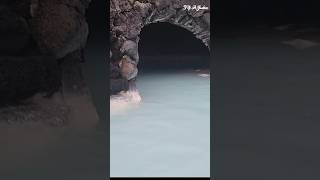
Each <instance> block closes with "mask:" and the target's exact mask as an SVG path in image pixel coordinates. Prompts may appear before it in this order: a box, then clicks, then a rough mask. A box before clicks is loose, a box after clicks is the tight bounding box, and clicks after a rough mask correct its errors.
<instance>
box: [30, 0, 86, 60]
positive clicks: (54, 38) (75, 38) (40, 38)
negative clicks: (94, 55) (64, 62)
mask: <svg viewBox="0 0 320 180" xmlns="http://www.w3.org/2000/svg"><path fill="white" fill-rule="evenodd" d="M85 2H87V1H85ZM77 3H78V4H77ZM86 6H87V5H86V4H83V3H81V1H66V2H64V3H61V2H60V3H59V1H58V0H56V1H51V0H50V1H49V0H44V1H39V7H38V8H37V9H36V12H35V17H33V18H32V20H31V25H32V29H33V37H34V39H35V40H36V42H37V44H38V46H39V48H40V50H41V51H42V53H43V54H48V55H53V56H54V57H56V58H62V57H64V56H65V55H67V54H69V53H71V52H73V51H75V50H77V49H82V48H83V47H84V46H85V43H86V41H87V36H88V33H89V30H88V24H87V22H86V20H85V16H84V11H83V9H85V8H86Z"/></svg>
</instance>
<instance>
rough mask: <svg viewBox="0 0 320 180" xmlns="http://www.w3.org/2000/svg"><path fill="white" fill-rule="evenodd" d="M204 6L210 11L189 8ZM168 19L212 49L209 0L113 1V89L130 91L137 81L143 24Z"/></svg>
mask: <svg viewBox="0 0 320 180" xmlns="http://www.w3.org/2000/svg"><path fill="white" fill-rule="evenodd" d="M184 5H201V6H206V7H208V9H207V10H204V9H203V10H199V11H196V10H186V9H185V8H184ZM158 22H168V23H171V24H174V25H177V26H180V27H182V28H185V29H187V30H189V31H190V32H192V33H193V34H194V35H195V37H196V38H198V39H200V40H201V41H202V42H203V43H204V44H205V45H206V46H207V47H208V49H209V50H210V1H209V0H202V1H200V0H198V1H191V0H184V1H182V0H112V1H111V3H110V36H111V37H110V40H111V49H110V67H111V92H116V90H119V91H120V90H126V89H128V87H129V85H128V84H129V82H131V81H134V80H135V78H136V76H137V73H138V69H137V64H138V63H139V54H138V43H139V35H140V32H141V30H142V28H143V27H145V26H147V25H149V24H152V23H158Z"/></svg>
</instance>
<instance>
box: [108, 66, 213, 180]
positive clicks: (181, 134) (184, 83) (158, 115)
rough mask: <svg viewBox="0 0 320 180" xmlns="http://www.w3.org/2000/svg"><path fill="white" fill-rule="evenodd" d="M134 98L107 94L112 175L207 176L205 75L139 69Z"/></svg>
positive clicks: (207, 83) (207, 88) (207, 94)
mask: <svg viewBox="0 0 320 180" xmlns="http://www.w3.org/2000/svg"><path fill="white" fill-rule="evenodd" d="M137 87H138V89H139V91H140V95H141V96H142V102H141V103H139V104H130V103H123V102H117V103H114V102H112V101H113V100H111V102H112V103H111V115H110V116H111V117H110V119H111V128H110V131H111V135H110V141H111V142H110V157H111V159H110V166H111V167H110V170H111V171H110V174H111V177H168V176H170V177H208V176H210V173H209V172H210V77H207V76H206V75H205V74H204V75H203V74H202V75H199V73H197V72H189V71H188V72H187V71H184V72H182V71H180V72H179V71H178V72H177V71H175V72H157V73H154V72H153V73H144V74H140V75H139V78H138V81H137Z"/></svg>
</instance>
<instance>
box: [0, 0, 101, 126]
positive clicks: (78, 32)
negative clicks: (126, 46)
mask: <svg viewBox="0 0 320 180" xmlns="http://www.w3.org/2000/svg"><path fill="white" fill-rule="evenodd" d="M90 1H91V0H4V1H1V2H0V39H1V40H0V121H7V122H9V121H10V122H12V121H14V120H17V121H23V120H26V119H28V120H34V121H48V119H51V120H52V121H56V122H58V123H59V124H61V122H62V121H67V120H68V119H70V115H71V114H74V113H75V112H76V111H79V108H78V109H77V107H76V106H75V105H74V103H72V102H70V101H73V100H74V99H78V100H79V99H82V100H81V101H80V100H79V101H78V102H79V103H84V104H86V106H87V105H88V106H90V107H91V110H90V112H78V113H92V114H91V117H92V119H95V118H97V115H96V112H95V110H94V109H95V108H94V106H93V103H92V101H91V97H90V93H89V90H88V88H87V86H86V83H85V82H84V78H83V75H82V70H81V62H83V61H84V58H83V49H84V46H85V44H86V41H87V36H88V33H89V29H88V24H87V22H86V19H85V12H86V9H87V8H88V6H89V3H90ZM42 106H47V108H45V109H46V111H48V110H49V109H50V108H49V109H48V107H54V108H53V109H52V111H53V112H54V113H44V112H45V111H44V109H43V108H44V107H42ZM22 107H24V108H22ZM31 107H32V108H31ZM40 107H42V108H40ZM59 108H61V109H63V110H61V111H59V110H57V109H59ZM21 109H24V110H23V111H21ZM31 109H32V110H31ZM54 109H55V110H54ZM66 112H67V113H66ZM17 113H20V114H19V115H17ZM41 114H43V115H41ZM45 114H47V115H45ZM48 114H50V117H48V116H49V115H48ZM27 117H28V118H27ZM88 117H90V116H88ZM52 123H53V124H55V122H52Z"/></svg>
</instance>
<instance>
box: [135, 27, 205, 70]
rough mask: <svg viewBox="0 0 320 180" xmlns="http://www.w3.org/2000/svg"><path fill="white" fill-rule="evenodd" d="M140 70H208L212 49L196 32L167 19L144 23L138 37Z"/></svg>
mask: <svg viewBox="0 0 320 180" xmlns="http://www.w3.org/2000/svg"><path fill="white" fill-rule="evenodd" d="M139 56H140V60H139V64H138V69H139V72H142V73H143V72H154V71H166V70H174V71H176V70H197V69H206V70H208V69H209V66H210V52H209V50H208V48H207V47H206V46H205V45H204V43H203V42H202V41H201V40H200V39H197V38H196V37H195V36H194V34H193V33H192V32H190V31H188V30H186V29H184V28H182V27H179V26H176V25H173V24H170V23H167V22H164V23H154V24H150V25H147V26H145V27H144V28H143V29H142V31H141V33H140V40H139Z"/></svg>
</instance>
